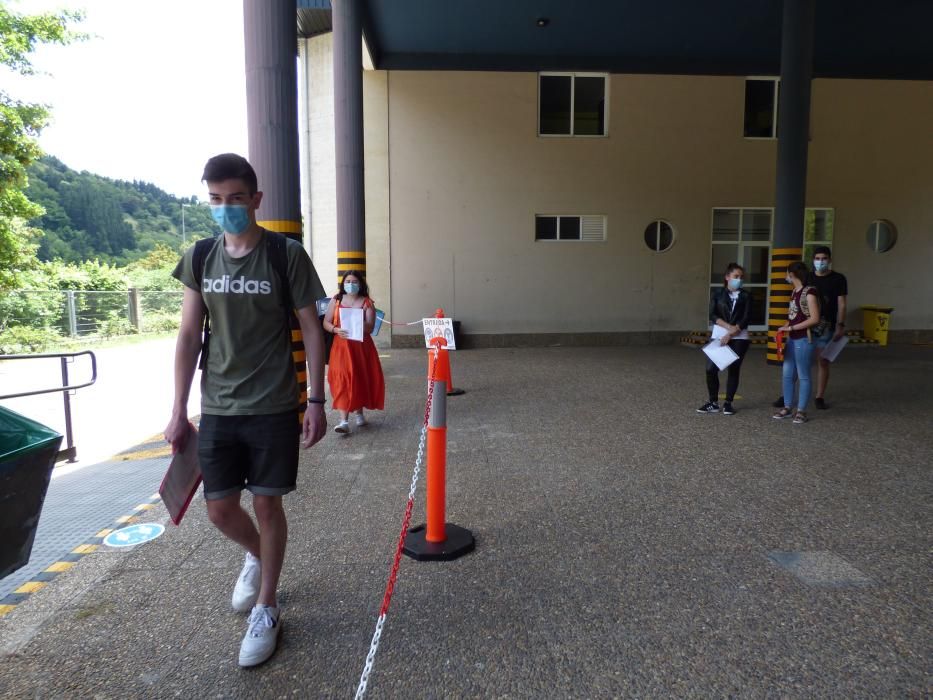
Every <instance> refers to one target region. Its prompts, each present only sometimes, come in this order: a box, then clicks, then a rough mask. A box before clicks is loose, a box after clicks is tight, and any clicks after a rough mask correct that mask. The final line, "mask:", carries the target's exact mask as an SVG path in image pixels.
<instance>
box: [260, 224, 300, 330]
mask: <svg viewBox="0 0 933 700" xmlns="http://www.w3.org/2000/svg"><path fill="white" fill-rule="evenodd" d="M287 246H288V241H287V240H286V237H285V234H284V233H274V232H272V231H266V252H267V253H268V254H269V262H270V263H271V264H272V269H273V270H275V274H276V275H277V276H278V278H279V286H280V287H281V288H282V308H283V309H284V312H285V327H286V328H287V329H288V330H289V333H290V332H291V327H292V316H293V314H292V311H293V310H294V306H295V305H294V303H293V302H292V288H291V285H290V284H289V282H288V247H287Z"/></svg>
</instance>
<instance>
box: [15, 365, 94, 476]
mask: <svg viewBox="0 0 933 700" xmlns="http://www.w3.org/2000/svg"><path fill="white" fill-rule="evenodd" d="M80 355H90V356H91V381H89V382H85V383H84V384H69V383H68V362H73V361H74V358H76V357H78V356H80ZM55 357H57V358H58V359H59V360H61V365H62V386H60V387H55V388H52V389H38V390H36V391H24V392H20V393H18V394H5V395H2V396H0V401H2V400H3V399H18V398H21V397H23V396H36V395H38V394H54V393H56V392H59V391H60V392H62V400H63V401H64V404H65V436H66V440H67V447H66V448H65V449H64V450H59V451H58V460H62V459H65V458H67V459H68V461H69V462H75V461H77V459H76V455H77V449H76V448H75V444H74V435H73V433H72V430H71V396H70V395H69V393H68V392H69V391H74V390H75V389H83V388H84V387H86V386H91V384H93V383H94V382H96V381H97V356H96V355H95V354H94V353H93V352H91V351H90V350H82V351H81V352H52V353H40V354H36V355H0V362H2V361H4V360H42V359H51V358H55Z"/></svg>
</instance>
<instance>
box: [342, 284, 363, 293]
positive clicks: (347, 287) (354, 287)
mask: <svg viewBox="0 0 933 700" xmlns="http://www.w3.org/2000/svg"><path fill="white" fill-rule="evenodd" d="M343 291H345V292H346V293H347V294H359V292H360V285H358V284H357V283H356V282H344V284H343Z"/></svg>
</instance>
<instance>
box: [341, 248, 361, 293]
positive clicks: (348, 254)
mask: <svg viewBox="0 0 933 700" xmlns="http://www.w3.org/2000/svg"><path fill="white" fill-rule="evenodd" d="M348 270H358V271H359V272H362V273H363V274H364V275H365V274H366V251H365V250H344V251H338V252H337V285H338V286H339V285H340V280H341V279H342V278H343V276H344V274H346V272H347V271H348Z"/></svg>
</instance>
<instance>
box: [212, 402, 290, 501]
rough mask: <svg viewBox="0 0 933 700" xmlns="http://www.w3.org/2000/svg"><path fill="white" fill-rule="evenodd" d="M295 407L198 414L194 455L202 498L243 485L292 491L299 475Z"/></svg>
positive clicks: (276, 492)
mask: <svg viewBox="0 0 933 700" xmlns="http://www.w3.org/2000/svg"><path fill="white" fill-rule="evenodd" d="M297 416H298V413H297V411H287V412H285V413H274V414H271V415H252V416H213V415H208V414H204V415H202V416H201V424H200V426H199V428H198V433H199V435H198V459H199V460H200V462H201V474H202V475H203V477H204V498H206V499H207V500H216V499H218V498H225V497H227V496H230V495H231V494H234V493H239V492H240V491H242V490H243V489H249V490H250V491H251V492H252V493H253V494H255V495H258V496H282V495H284V494H286V493H290V492H292V491H294V490H295V481H296V479H297V477H298V440H299V434H298V430H297V429H296V427H295V424H296V422H297V420H298V417H297Z"/></svg>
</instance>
